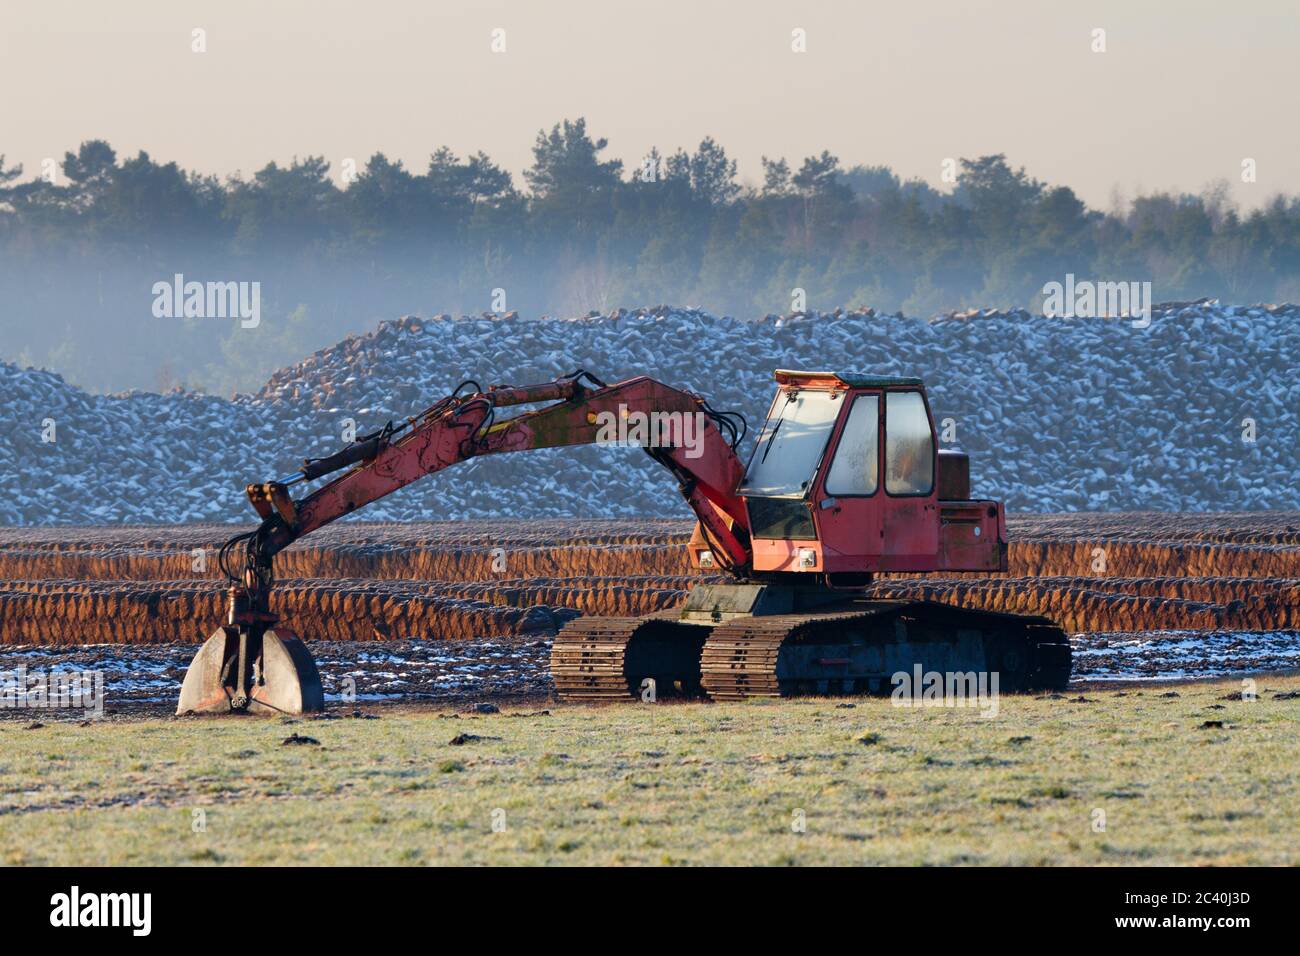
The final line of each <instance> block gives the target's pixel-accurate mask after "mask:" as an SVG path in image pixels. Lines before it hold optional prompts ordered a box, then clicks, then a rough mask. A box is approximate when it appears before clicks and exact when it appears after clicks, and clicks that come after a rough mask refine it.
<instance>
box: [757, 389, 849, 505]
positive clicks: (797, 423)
mask: <svg viewBox="0 0 1300 956" xmlns="http://www.w3.org/2000/svg"><path fill="white" fill-rule="evenodd" d="M839 397H840V396H839V395H838V394H836V393H834V392H823V391H816V390H812V389H806V390H793V389H783V390H781V391H780V392H778V393H777V396H776V400H775V401H774V402H773V404H772V413H771V415H770V416H769V417H768V419H767V425H766V426H764V428H763V434H762V435H760V436H759V439H758V444H757V445H756V446H754V454H753V457H752V458H751V459H750V462H749V469H748V471H747V472H746V474H745V477H744V478H743V479H742V480H741V482H740V492H741V494H744V495H749V496H755V497H768V498H780V497H787V496H797V497H802V496H803V495H804V493H805V492H806V491H807V490H808V486H809V485H810V484H811V483H812V479H813V474H814V473H815V472H816V471H817V463H818V462H819V461H820V460H821V457H822V452H824V451H825V450H826V440H827V439H828V438H830V435H831V427H832V426H833V425H834V424H835V419H836V417H837V416H838V415H839V411H840V408H841V407H843V406H842V405H841V404H840V402H839V401H838V399H839Z"/></svg>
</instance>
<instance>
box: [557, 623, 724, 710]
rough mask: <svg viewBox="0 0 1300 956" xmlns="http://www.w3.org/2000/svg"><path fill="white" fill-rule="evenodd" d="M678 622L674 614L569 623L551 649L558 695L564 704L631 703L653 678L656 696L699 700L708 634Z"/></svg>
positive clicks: (701, 629) (700, 629)
mask: <svg viewBox="0 0 1300 956" xmlns="http://www.w3.org/2000/svg"><path fill="white" fill-rule="evenodd" d="M676 618H677V612H676V611H672V610H670V611H661V612H659V613H657V614H651V615H649V616H647V617H604V618H600V617H595V618H592V617H587V618H579V619H578V620H576V621H571V622H570V623H569V624H568V625H566V626H565V627H564V628H563V629H562V630H561V631H560V633H559V634H558V635H556V638H555V643H554V644H553V645H552V647H551V676H552V677H553V678H554V680H555V689H556V691H557V692H558V693H559V695H560V696H561V697H563V698H565V699H566V700H627V699H628V698H629V697H634V696H638V695H640V694H641V693H642V690H643V682H644V681H645V680H646V679H647V678H649V679H651V680H653V681H654V687H655V690H654V693H655V695H656V697H658V696H686V697H698V696H700V695H701V694H702V690H701V687H700V651H701V650H702V648H703V646H704V640H705V638H706V637H707V636H708V630H709V629H708V628H707V627H700V626H698V625H694V624H682V623H680V622H679V621H677V620H676Z"/></svg>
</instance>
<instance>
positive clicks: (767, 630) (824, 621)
mask: <svg viewBox="0 0 1300 956" xmlns="http://www.w3.org/2000/svg"><path fill="white" fill-rule="evenodd" d="M871 616H872V615H871V614H870V613H863V612H858V613H848V614H821V615H808V614H782V615H774V616H772V617H743V618H737V619H736V620H733V621H730V622H728V623H726V624H720V625H718V626H717V627H715V628H714V629H713V633H712V634H710V635H709V639H708V640H707V641H706V642H705V644H704V653H703V654H702V655H701V657H700V673H701V675H702V683H703V684H704V690H705V692H706V693H708V695H709V696H710V697H711V698H713V699H714V700H741V699H743V698H745V697H779V696H781V687H780V685H779V683H778V681H777V676H776V660H777V655H779V654H780V652H781V645H782V644H784V643H785V641H786V640H787V639H789V638H791V637H793V636H796V635H797V634H799V633H800V632H806V631H810V630H812V629H814V628H816V627H818V626H819V625H829V626H836V627H838V626H839V625H841V624H844V623H847V622H850V621H856V620H865V619H866V618H868V617H871Z"/></svg>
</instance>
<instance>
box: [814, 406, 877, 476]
mask: <svg viewBox="0 0 1300 956" xmlns="http://www.w3.org/2000/svg"><path fill="white" fill-rule="evenodd" d="M879 472H880V396H879V395H859V396H858V397H857V398H855V399H854V400H853V407H852V408H850V409H849V420H848V421H847V422H846V423H845V425H844V431H843V433H841V435H840V443H839V446H838V447H837V448H836V449H835V460H834V461H832V462H831V470H830V472H829V473H828V474H827V475H826V493H827V494H828V495H874V494H875V493H876V486H877V484H878V482H879V478H878V475H879Z"/></svg>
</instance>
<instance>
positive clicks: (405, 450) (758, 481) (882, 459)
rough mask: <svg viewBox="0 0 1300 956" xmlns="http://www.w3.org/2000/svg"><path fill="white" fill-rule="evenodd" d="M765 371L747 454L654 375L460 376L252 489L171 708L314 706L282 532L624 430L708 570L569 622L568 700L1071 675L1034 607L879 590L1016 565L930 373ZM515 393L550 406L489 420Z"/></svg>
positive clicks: (615, 436)
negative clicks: (431, 397)
mask: <svg viewBox="0 0 1300 956" xmlns="http://www.w3.org/2000/svg"><path fill="white" fill-rule="evenodd" d="M775 379H776V395H775V397H774V398H773V401H772V405H771V408H770V410H769V412H768V416H767V421H766V423H765V425H764V427H763V429H762V431H761V433H760V434H759V436H758V439H757V442H756V443H755V445H754V448H753V450H752V452H751V454H750V456H749V459H748V462H747V463H746V462H745V461H742V459H741V455H740V448H741V444H742V442H743V440H744V438H745V433H746V430H747V429H746V424H745V422H744V419H743V418H742V417H741V416H740V415H738V414H736V413H734V412H720V411H717V410H715V409H714V408H713V407H712V406H710V405H709V403H708V402H707V401H706V400H705V399H704V398H703V397H701V396H699V395H697V394H694V393H692V392H689V391H685V390H682V389H678V388H673V387H671V386H668V385H665V384H663V383H661V382H658V381H656V380H654V379H652V378H648V377H646V376H638V377H636V378H630V379H627V380H626V381H622V382H617V383H614V384H612V385H607V384H605V383H604V382H603V381H601V380H600V379H599V378H597V377H596V376H594V375H592V374H591V373H589V372H587V371H586V370H583V369H579V370H578V371H576V372H573V373H572V374H570V375H566V376H562V377H560V378H557V379H556V380H554V381H551V382H546V383H543V384H540V385H527V386H521V387H515V386H507V385H495V386H491V387H489V388H487V389H486V390H485V389H483V388H482V387H481V386H480V385H479V384H478V383H477V382H475V381H472V380H470V381H466V382H463V383H461V384H460V385H459V386H458V387H457V388H456V389H455V390H454V391H453V392H452V393H451V394H450V395H448V396H446V397H445V398H442V399H441V400H439V401H437V402H435V403H434V404H433V405H431V406H429V407H428V408H427V409H425V410H424V411H423V412H421V413H419V414H418V415H415V416H413V417H411V418H408V419H407V420H406V421H405V422H404V423H402V424H400V425H397V426H395V425H394V424H393V423H392V422H389V423H388V424H387V425H385V426H384V427H383V428H381V429H379V430H378V431H375V432H373V433H371V434H368V435H365V436H363V437H360V438H358V439H357V440H356V441H354V442H352V443H350V444H348V445H347V446H345V447H344V448H343V449H341V450H340V451H338V452H336V453H334V454H332V455H329V456H327V457H324V458H309V459H305V460H304V461H303V465H302V468H301V469H300V470H298V471H297V472H295V473H294V474H292V475H289V476H287V477H284V478H281V479H279V480H277V481H267V482H260V483H254V484H250V485H248V486H247V488H246V492H247V495H248V498H249V501H250V502H251V503H252V506H253V508H254V509H255V510H256V512H257V514H258V515H259V516H260V517H261V519H262V521H261V524H260V525H259V526H258V527H257V528H256V529H254V530H252V531H249V532H246V533H242V534H239V535H236V536H235V537H233V538H231V539H230V540H229V541H227V542H226V543H225V545H223V546H222V548H221V551H220V556H219V557H220V566H221V568H222V570H223V572H224V573H225V574H226V576H227V577H228V578H229V579H230V582H231V584H230V587H229V590H228V595H229V611H228V615H227V619H226V623H225V624H224V625H222V626H221V627H220V628H219V629H218V630H217V631H216V632H215V633H214V634H213V635H212V636H211V637H210V638H209V639H208V640H207V642H206V643H205V644H204V645H203V646H202V648H201V649H200V650H199V651H198V653H197V654H196V655H195V657H194V660H193V662H192V664H191V665H190V668H189V670H188V671H187V673H186V675H185V680H184V683H183V686H182V688H181V694H180V701H179V703H178V706H177V713H229V712H232V711H248V712H253V713H272V714H273V713H290V714H296V713H303V712H310V711H319V710H322V709H324V705H325V700H324V693H323V689H322V684H321V680H320V675H319V673H318V671H317V669H316V665H315V663H314V661H313V660H312V656H311V654H310V653H309V651H308V650H307V647H306V645H305V644H304V643H303V642H302V641H301V640H300V639H299V638H298V637H297V636H296V635H294V634H293V632H292V631H290V630H288V629H287V628H284V627H282V626H281V625H280V624H279V620H278V617H277V616H276V615H275V614H274V613H272V611H271V604H270V598H271V594H272V591H273V588H274V581H275V577H274V571H273V565H274V558H275V556H276V554H277V553H279V552H280V551H282V550H283V549H284V548H286V547H288V546H289V545H290V544H292V543H293V542H295V541H297V540H298V539H300V538H302V537H303V536H305V535H308V534H310V533H311V532H312V531H315V530H316V529H317V528H320V527H322V526H323V525H325V524H328V523H329V522H331V521H334V520H336V519H338V518H342V517H344V516H346V515H350V514H353V513H355V512H356V511H358V510H359V509H361V508H363V507H365V506H366V505H367V504H369V503H370V502H372V501H375V500H377V499H379V498H382V497H384V496H385V495H388V494H391V493H392V492H395V491H397V490H398V489H399V488H402V487H404V486H406V485H408V484H410V483H411V482H413V481H416V480H417V479H419V478H422V477H424V476H426V475H431V474H434V473H435V472H438V471H441V470H443V469H444V468H448V467H450V466H452V465H454V464H456V463H458V462H463V461H467V460H469V459H472V458H477V457H480V456H483V455H493V454H502V453H506V452H519V451H527V450H531V449H538V448H558V447H565V446H576V445H587V444H609V443H620V442H621V443H624V444H626V443H633V444H638V445H640V446H641V447H642V448H643V449H644V451H645V452H646V454H648V455H649V456H650V457H651V458H652V459H653V460H654V461H656V462H657V463H658V464H660V465H662V466H663V467H664V468H665V469H667V471H668V472H669V474H670V475H671V476H672V477H673V478H674V479H675V480H676V482H677V484H678V487H679V489H680V491H681V494H682V497H683V498H684V499H685V502H686V504H687V506H689V507H690V509H691V510H692V511H693V512H694V514H695V517H696V519H697V520H696V525H695V529H694V532H693V533H692V535H691V538H690V541H689V543H688V545H687V551H688V555H689V558H690V563H691V565H692V567H693V568H695V569H697V570H699V571H701V572H704V573H706V574H708V575H710V576H711V578H712V580H711V581H706V582H701V583H700V584H698V585H696V586H695V587H694V588H693V589H692V590H691V591H690V593H689V594H688V595H687V598H686V600H685V603H683V604H682V605H681V606H680V607H678V608H674V609H671V610H667V611H660V612H657V613H654V614H650V615H647V616H644V617H613V618H603V617H579V618H576V619H574V620H571V621H569V622H568V623H567V624H566V625H565V626H564V627H563V628H562V629H561V630H560V631H559V633H558V634H557V635H556V637H555V640H554V642H553V645H552V650H551V659H550V663H551V673H552V676H553V678H554V682H555V688H556V692H557V693H558V694H559V696H560V697H561V698H563V699H570V700H634V699H643V700H645V699H656V700H657V699H658V698H660V697H665V696H668V697H677V696H680V697H685V698H711V699H713V700H736V699H742V698H747V697H777V696H790V695H798V694H818V695H841V694H843V695H854V694H877V693H885V692H888V688H889V684H890V682H891V675H896V674H898V673H899V672H905V673H908V674H911V673H914V672H919V673H931V672H937V673H938V674H940V675H945V674H946V675H951V674H969V673H971V672H977V673H987V674H994V673H996V674H997V675H998V678H999V687H1000V690H1001V691H1002V692H1023V691H1032V690H1047V689H1061V688H1063V687H1064V686H1065V685H1066V683H1067V682H1068V680H1069V675H1070V644H1069V641H1068V639H1067V637H1066V635H1065V633H1064V632H1063V631H1062V630H1061V629H1060V628H1059V627H1057V626H1056V625H1055V624H1054V623H1052V622H1051V621H1050V620H1048V619H1046V618H1042V617H1030V616H1021V615H1011V614H1002V613H995V612H990V611H980V610H973V609H969V608H961V607H955V606H950V605H946V604H943V603H939V602H932V601H914V600H879V599H873V597H872V595H871V591H870V589H871V585H872V582H873V581H874V579H875V578H876V576H877V575H880V574H896V573H923V572H982V573H991V572H999V571H1006V570H1007V538H1006V516H1005V514H1004V511H1003V507H1002V505H1001V504H1000V503H999V502H996V501H989V500H982V499H972V498H971V494H970V462H969V458H968V457H967V456H966V455H965V454H963V453H962V452H959V451H955V450H949V449H941V448H939V447H938V442H937V441H936V434H935V428H934V419H933V417H932V414H931V411H930V405H929V400H928V398H927V395H926V389H925V386H924V384H923V383H922V381H921V380H920V379H918V378H906V377H885V376H879V375H870V374H859V373H844V372H840V373H833V372H816V371H793V370H785V369H778V370H777V371H776V373H775ZM520 405H541V406H542V407H539V408H534V409H532V410H531V411H526V412H523V413H521V414H517V415H514V416H513V417H508V418H502V419H500V420H498V417H497V413H498V412H499V411H500V410H502V409H506V408H511V407H514V406H520ZM336 472H342V474H338V475H337V476H336V477H333V478H332V479H331V480H330V481H328V482H327V483H325V484H323V485H321V486H319V487H318V488H316V489H315V490H314V491H311V492H310V493H308V494H304V495H302V496H301V497H299V498H296V499H295V498H294V497H293V493H292V492H293V490H294V489H295V488H296V487H297V486H300V485H304V484H306V483H308V482H313V481H315V480H316V479H319V478H322V477H324V476H326V475H333V474H335V473H336ZM718 577H723V578H724V579H729V580H728V583H715V582H716V580H717V578H718Z"/></svg>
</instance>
